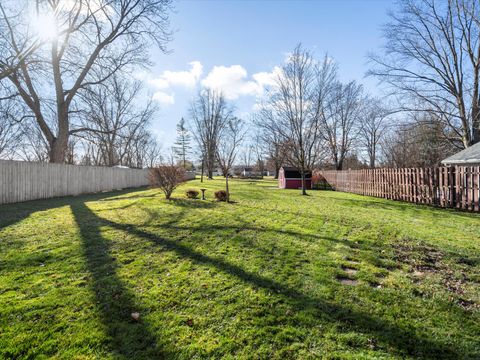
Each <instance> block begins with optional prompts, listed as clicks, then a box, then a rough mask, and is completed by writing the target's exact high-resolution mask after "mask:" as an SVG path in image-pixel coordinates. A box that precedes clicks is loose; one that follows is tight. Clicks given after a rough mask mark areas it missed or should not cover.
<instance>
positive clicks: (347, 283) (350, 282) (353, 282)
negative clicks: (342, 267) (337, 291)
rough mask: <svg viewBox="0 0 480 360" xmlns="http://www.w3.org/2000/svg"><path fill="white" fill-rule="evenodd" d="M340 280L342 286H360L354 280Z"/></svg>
mask: <svg viewBox="0 0 480 360" xmlns="http://www.w3.org/2000/svg"><path fill="white" fill-rule="evenodd" d="M339 280H340V283H341V284H342V285H348V286H356V285H358V281H357V280H354V279H347V278H340V279H339Z"/></svg>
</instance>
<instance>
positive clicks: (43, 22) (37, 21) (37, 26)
mask: <svg viewBox="0 0 480 360" xmlns="http://www.w3.org/2000/svg"><path fill="white" fill-rule="evenodd" d="M32 26H33V29H34V32H35V35H36V36H37V37H38V38H39V39H40V40H41V41H52V40H54V39H56V38H57V37H58V24H57V20H56V18H55V16H54V15H53V14H51V13H43V14H37V15H35V16H34V17H33V19H32Z"/></svg>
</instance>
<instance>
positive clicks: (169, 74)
mask: <svg viewBox="0 0 480 360" xmlns="http://www.w3.org/2000/svg"><path fill="white" fill-rule="evenodd" d="M189 65H190V70H186V71H170V70H166V71H164V72H163V73H162V74H161V75H160V76H159V77H158V78H154V79H150V80H148V83H149V84H150V85H152V86H154V87H156V88H157V89H160V90H165V89H168V88H171V87H175V86H180V87H185V88H187V89H192V88H194V87H195V85H196V84H197V81H198V80H199V79H200V76H201V75H202V73H203V65H202V64H201V63H200V62H199V61H192V62H190V63H189Z"/></svg>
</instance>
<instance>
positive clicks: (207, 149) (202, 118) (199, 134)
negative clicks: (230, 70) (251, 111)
mask: <svg viewBox="0 0 480 360" xmlns="http://www.w3.org/2000/svg"><path fill="white" fill-rule="evenodd" d="M232 116H233V115H232V109H230V108H229V107H228V104H227V102H226V100H225V97H224V96H223V94H221V93H219V92H217V91H215V90H211V89H205V90H202V91H200V92H199V93H198V95H197V97H196V99H195V100H194V101H193V102H192V104H191V106H190V121H191V123H190V127H191V128H192V135H193V138H194V139H195V142H196V144H197V147H198V150H199V151H200V154H201V157H202V162H203V163H204V164H205V166H206V168H207V175H208V178H209V179H212V178H213V171H214V168H215V160H216V156H217V149H218V144H219V141H220V136H221V134H222V131H223V130H224V128H225V127H226V126H227V124H228V123H229V121H230V120H231V118H232Z"/></svg>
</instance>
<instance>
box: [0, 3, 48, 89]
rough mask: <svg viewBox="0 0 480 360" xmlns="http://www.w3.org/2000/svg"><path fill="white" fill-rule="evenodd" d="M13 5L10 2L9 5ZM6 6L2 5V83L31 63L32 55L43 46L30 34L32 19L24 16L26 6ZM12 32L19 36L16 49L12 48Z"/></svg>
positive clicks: (0, 34) (0, 53)
mask: <svg viewBox="0 0 480 360" xmlns="http://www.w3.org/2000/svg"><path fill="white" fill-rule="evenodd" d="M7 1H8V0H7ZM12 4H13V2H12V1H10V4H9V5H12ZM23 5H26V4H23ZM6 6H7V3H5V4H2V3H0V81H1V80H3V79H5V78H7V77H8V76H10V75H11V74H13V73H14V72H15V71H16V70H17V69H18V68H19V67H20V65H21V64H22V63H24V64H27V63H29V62H30V60H31V59H30V55H32V54H33V53H34V52H35V51H36V50H37V49H38V47H39V46H40V45H41V42H40V41H39V39H37V38H34V37H33V36H31V34H29V31H28V30H29V22H30V21H29V20H30V19H26V18H25V17H24V16H22V14H23V13H25V12H26V9H25V6H19V5H18V3H17V4H16V6H10V7H11V8H6ZM11 32H15V33H17V34H18V36H17V37H16V38H15V48H12V46H11V45H12V39H11V37H10V36H9V34H10V33H11Z"/></svg>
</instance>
